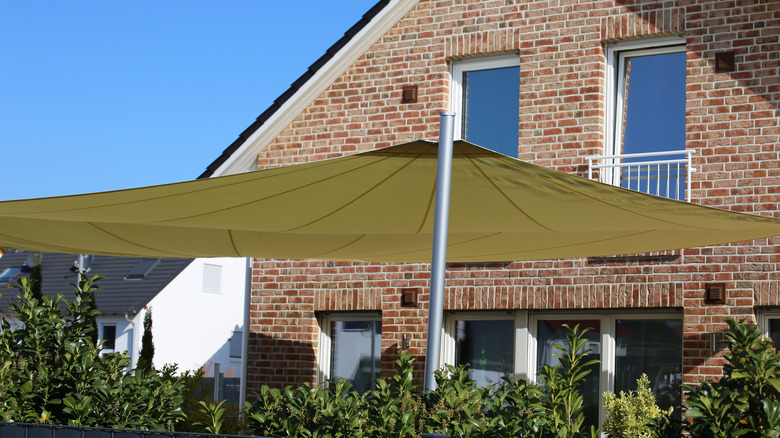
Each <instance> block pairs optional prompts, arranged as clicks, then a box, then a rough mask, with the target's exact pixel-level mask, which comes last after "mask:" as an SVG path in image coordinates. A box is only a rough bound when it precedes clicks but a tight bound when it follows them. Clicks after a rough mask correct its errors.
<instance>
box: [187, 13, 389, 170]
mask: <svg viewBox="0 0 780 438" xmlns="http://www.w3.org/2000/svg"><path fill="white" fill-rule="evenodd" d="M389 3H390V0H379V1H378V2H377V3H376V4H375V5H374V6H373V7H371V9H369V10H368V12H366V13H365V14H363V16H362V17H361V19H360V20H359V21H358V22H357V23H355V25H354V26H352V27H351V28H349V30H347V32H346V33H345V34H344V36H343V37H341V38H340V39H339V40H338V41H336V43H335V44H333V45H332V46H330V47H329V48H328V50H326V51H325V54H324V55H322V56H321V57H320V58H319V59H318V60H317V61H315V62H314V64H312V65H311V66H309V68H308V69H307V70H306V72H305V73H304V74H302V75H301V76H300V77H299V78H298V79H297V80H296V81H295V82H293V83H292V85H290V88H288V89H287V90H286V91H285V92H284V93H282V95H281V96H279V97H278V98H277V99H276V100H274V103H273V104H271V106H270V107H268V109H266V110H265V111H263V113H262V114H260V116H258V117H257V119H256V120H255V122H254V123H252V124H251V125H249V127H248V128H246V129H245V130H244V132H242V133H241V134H240V135H239V136H238V138H237V139H236V140H235V141H234V142H233V143H231V144H230V146H228V147H227V148H226V149H225V150H224V151H223V152H222V154H221V155H220V156H219V157H217V159H216V160H214V161H213V162H212V163H211V164H209V165H208V166H207V167H206V170H205V171H204V172H203V173H202V174H201V175H200V176H199V177H198V178H208V177H210V176H212V175H213V174H214V172H215V171H216V170H217V168H218V167H219V166H220V165H222V164H223V163H224V162H225V161H226V160H227V159H228V158H229V157H230V156H231V155H233V153H234V152H236V151H237V150H238V148H240V147H241V145H242V144H244V142H245V141H247V139H249V137H250V136H251V135H252V134H254V133H255V132H256V131H257V130H258V129H260V127H261V126H263V124H264V123H265V122H266V121H267V120H268V119H269V118H271V116H273V115H274V114H275V113H276V112H277V111H278V110H279V109H280V108H281V107H282V105H283V104H284V103H285V102H287V100H289V99H290V98H291V97H292V96H293V95H295V93H297V92H298V90H299V89H300V88H301V87H303V85H304V84H305V83H307V82H308V81H309V80H310V79H311V78H312V77H313V76H314V74H315V73H317V71H318V70H320V68H322V67H323V66H324V65H325V64H327V63H328V61H330V60H331V59H332V58H333V57H334V56H335V55H336V54H337V53H338V52H339V51H340V50H341V49H342V48H343V47H344V46H346V45H347V43H349V42H350V40H352V38H354V37H355V35H357V34H358V32H360V31H361V30H362V29H363V28H364V27H366V26H367V25H368V23H370V22H371V20H372V19H373V18H374V17H375V16H376V15H377V14H378V13H379V12H380V11H382V9H384V8H385V6H387V5H388V4H389Z"/></svg>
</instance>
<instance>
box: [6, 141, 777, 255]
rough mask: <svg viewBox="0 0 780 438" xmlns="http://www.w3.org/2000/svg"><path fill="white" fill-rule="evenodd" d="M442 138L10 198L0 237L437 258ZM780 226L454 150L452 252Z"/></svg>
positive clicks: (44, 244) (144, 248) (181, 251)
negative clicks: (190, 176) (160, 181)
mask: <svg viewBox="0 0 780 438" xmlns="http://www.w3.org/2000/svg"><path fill="white" fill-rule="evenodd" d="M436 154H437V146H436V144H435V143H430V142H425V141H417V142H413V143H407V144H402V145H398V146H394V147H390V148H385V149H377V150H372V151H369V152H365V153H360V154H356V155H351V156H347V157H342V158H336V159H330V160H323V161H317V162H311V163H305V164H299V165H294V166H288V167H282V168H276V169H270V170H263V171H257V172H251V173H244V174H239V175H231V176H225V177H218V178H212V179H205V180H197V181H190V182H183V183H177V184H169V185H162V186H154V187H144V188H137V189H130V190H122V191H115V192H104V193H93V194H85V195H75V196H64V197H56V198H43V199H31V200H20V201H7V202H0V246H2V247H9V248H18V249H28V250H41V251H56V252H71V253H87V254H105V255H123V256H137V257H225V256H227V257H230V256H241V257H243V256H254V257H262V258H285V259H286V258H290V259H320V260H341V261H376V262H430V261H431V246H432V240H433V219H434V194H435V184H436V158H437V157H436ZM777 235H780V220H777V219H772V218H768V217H760V216H754V215H747V214H739V213H734V212H728V211H723V210H718V209H713V208H708V207H703V206H700V205H696V204H690V203H686V202H680V201H674V200H669V199H664V198H659V197H655V196H651V195H645V194H642V193H638V192H635V191H630V190H625V189H622V188H619V187H614V186H610V185H605V184H601V183H598V182H594V181H590V180H587V179H583V178H579V177H576V176H573V175H570V174H567V173H562V172H558V171H554V170H551V169H547V168H543V167H539V166H535V165H531V164H528V163H525V162H522V161H519V160H516V159H513V158H509V157H506V156H504V155H501V154H498V153H495V152H492V151H489V150H487V149H483V148H481V147H479V146H475V145H473V144H470V143H466V142H462V141H458V142H455V145H454V153H453V165H452V194H451V204H450V219H449V234H448V249H447V260H448V261H449V262H489V261H512V260H530V259H550V258H569V257H583V256H604V255H613V254H628V253H638V252H649V251H660V250H666V249H677V248H686V247H695V246H705V245H713V244H721V243H727V242H734V241H745V240H754V239H760V238H766V237H771V236H777Z"/></svg>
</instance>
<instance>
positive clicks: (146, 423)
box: [0, 276, 183, 430]
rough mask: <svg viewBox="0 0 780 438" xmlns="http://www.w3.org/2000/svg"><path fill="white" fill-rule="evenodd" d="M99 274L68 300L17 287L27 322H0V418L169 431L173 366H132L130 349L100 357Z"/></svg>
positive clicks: (20, 315) (23, 283) (176, 395)
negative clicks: (96, 338) (96, 320)
mask: <svg viewBox="0 0 780 438" xmlns="http://www.w3.org/2000/svg"><path fill="white" fill-rule="evenodd" d="M100 278H102V277H99V276H95V277H92V278H87V277H86V276H82V280H81V282H80V284H79V285H78V286H76V285H74V291H75V293H76V299H75V300H74V301H73V302H71V303H69V302H67V300H65V299H64V298H63V296H62V295H57V296H55V297H53V298H52V297H48V296H46V297H42V298H41V299H38V298H36V297H35V296H34V295H33V291H32V288H31V281H30V280H29V279H28V278H22V279H20V280H19V282H18V284H17V285H15V286H14V287H15V288H16V289H18V290H19V292H20V295H19V296H18V297H17V298H16V299H15V301H14V304H13V305H11V309H10V310H11V312H12V313H13V314H14V315H15V317H16V318H17V319H18V320H19V321H20V322H21V323H22V326H21V327H19V328H16V329H12V328H11V326H10V324H9V323H8V322H7V321H5V320H3V321H2V322H0V420H2V421H13V422H30V423H52V424H68V425H76V426H99V427H114V428H133V429H157V430H163V429H165V430H172V429H173V427H174V423H176V421H177V420H179V419H180V418H181V416H182V413H181V403H182V397H181V392H182V388H183V386H182V383H181V381H180V379H179V378H177V377H174V373H175V367H168V368H166V369H165V370H163V371H161V372H155V371H150V372H143V371H139V370H136V371H135V372H132V371H128V367H129V366H130V358H129V357H128V356H127V355H126V354H124V353H113V354H106V355H103V356H101V354H100V344H96V343H95V342H94V341H93V336H95V327H94V322H93V321H94V317H95V316H96V315H97V314H98V313H99V312H98V311H97V310H96V309H95V308H94V301H93V300H91V297H92V295H93V293H94V291H95V290H97V287H96V286H95V282H96V281H97V280H99V279H100ZM62 308H65V309H66V310H67V313H68V314H69V317H66V316H64V315H62Z"/></svg>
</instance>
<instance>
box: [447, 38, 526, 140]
mask: <svg viewBox="0 0 780 438" xmlns="http://www.w3.org/2000/svg"><path fill="white" fill-rule="evenodd" d="M518 66H520V55H519V54H517V53H515V54H507V55H493V56H482V57H478V58H468V59H458V60H454V61H452V64H451V66H450V76H451V81H450V111H451V112H454V113H455V134H454V138H455V140H463V73H464V72H468V71H475V70H490V69H494V68H504V67H518Z"/></svg>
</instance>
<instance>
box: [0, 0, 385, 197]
mask: <svg viewBox="0 0 780 438" xmlns="http://www.w3.org/2000/svg"><path fill="white" fill-rule="evenodd" d="M375 3H376V1H375V0H337V1H335V2H324V1H320V0H301V1H295V2H292V1H291V2H279V1H271V0H227V1H203V0H186V1H185V0H165V1H151V0H135V1H132V2H129V1H125V2H116V1H112V2H108V1H97V0H89V1H81V0H77V1H73V2H62V1H54V0H52V1H36V0H31V1H19V2H11V1H6V2H2V3H0V48H1V49H2V50H1V53H2V54H1V55H0V56H2V64H1V68H0V150H1V151H2V158H3V163H4V164H5V166H4V167H5V169H4V170H5V171H4V175H5V178H4V179H3V181H4V182H3V183H2V184H0V200H9V199H21V198H31V197H44V196H59V195H67V194H76V193H86V192H94V191H104V190H117V189H124V188H131V187H139V186H146V185H154V184H164V183H169V182H176V181H184V180H190V179H194V178H196V177H197V176H198V175H200V174H201V173H202V172H203V171H204V170H205V168H206V166H207V165H208V164H209V163H211V162H212V161H213V160H214V159H216V157H217V156H218V155H219V154H220V153H221V152H222V150H223V149H225V148H226V147H227V146H228V145H229V144H230V143H232V142H233V141H234V140H235V139H236V138H237V137H238V135H239V134H240V133H241V132H242V131H243V130H244V129H245V128H246V127H248V126H249V125H250V124H251V123H252V122H253V121H254V119H255V118H256V117H257V116H258V115H260V113H262V112H263V111H264V110H265V109H266V108H267V107H268V106H269V105H270V104H271V103H272V102H273V100H274V99H275V98H276V97H278V96H279V95H280V94H281V93H282V92H284V91H285V90H286V89H287V88H288V87H289V85H290V84H291V83H292V82H293V81H294V80H295V79H297V78H298V77H299V76H300V75H301V74H302V73H304V71H305V70H306V69H307V68H308V66H309V65H311V64H312V63H313V62H314V61H315V60H317V59H318V58H319V57H320V56H321V55H322V54H323V53H324V52H325V50H326V49H327V48H328V47H330V46H331V45H332V44H333V43H334V42H336V41H337V40H338V39H339V38H340V37H341V36H342V35H343V34H344V32H345V31H346V30H347V29H349V28H350V27H351V26H352V25H353V24H355V23H356V22H357V21H358V20H359V19H360V17H361V16H362V15H363V14H364V13H365V12H366V11H368V9H370V8H371V7H372V6H373V5H374V4H375Z"/></svg>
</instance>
